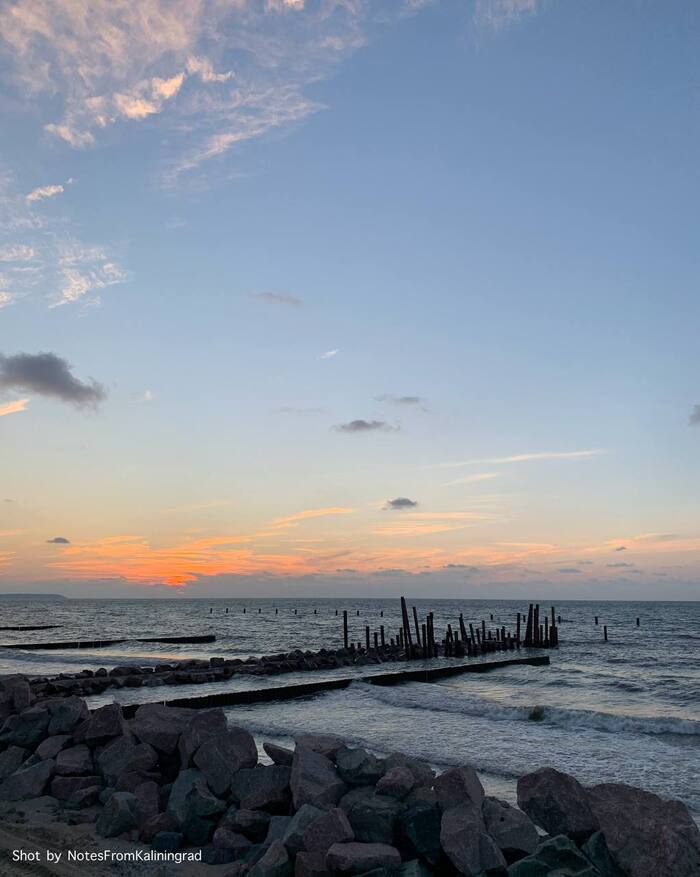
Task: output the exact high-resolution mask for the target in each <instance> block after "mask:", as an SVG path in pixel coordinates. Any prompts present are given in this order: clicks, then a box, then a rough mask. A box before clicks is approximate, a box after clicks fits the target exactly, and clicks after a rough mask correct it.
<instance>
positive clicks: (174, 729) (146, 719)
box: [131, 703, 194, 754]
mask: <svg viewBox="0 0 700 877" xmlns="http://www.w3.org/2000/svg"><path fill="white" fill-rule="evenodd" d="M193 717H194V711H193V710H190V709H181V708H179V707H177V708H176V707H168V706H163V705H162V704H158V703H147V704H144V705H143V706H140V707H139V708H138V709H137V710H136V714H135V715H134V720H133V722H132V725H131V729H132V731H133V732H134V734H135V735H136V736H137V737H138V739H139V740H140V741H141V742H142V743H150V745H151V746H153V748H154V749H157V750H158V751H159V752H164V753H167V754H170V753H172V752H175V751H176V750H177V748H178V743H179V742H180V735H181V734H182V733H183V732H184V731H185V730H186V728H187V726H188V725H189V723H190V722H191V720H192V719H193Z"/></svg>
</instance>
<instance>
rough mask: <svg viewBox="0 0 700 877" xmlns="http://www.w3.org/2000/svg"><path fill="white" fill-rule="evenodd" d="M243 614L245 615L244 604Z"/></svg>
mask: <svg viewBox="0 0 700 877" xmlns="http://www.w3.org/2000/svg"><path fill="white" fill-rule="evenodd" d="M243 614H244V615H245V606H244V607H243Z"/></svg>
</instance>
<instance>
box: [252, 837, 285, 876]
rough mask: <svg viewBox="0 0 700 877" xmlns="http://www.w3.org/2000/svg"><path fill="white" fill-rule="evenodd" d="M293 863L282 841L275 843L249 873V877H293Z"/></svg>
mask: <svg viewBox="0 0 700 877" xmlns="http://www.w3.org/2000/svg"><path fill="white" fill-rule="evenodd" d="M291 875H292V862H291V859H290V858H289V854H288V853H287V850H286V849H285V846H284V844H283V843H282V842H281V841H278V840H276V841H273V842H272V843H271V844H270V846H269V847H268V849H267V852H266V853H265V854H264V855H263V857H262V858H261V859H259V860H258V861H257V862H256V863H255V865H253V867H252V868H251V869H250V871H249V872H248V877H291Z"/></svg>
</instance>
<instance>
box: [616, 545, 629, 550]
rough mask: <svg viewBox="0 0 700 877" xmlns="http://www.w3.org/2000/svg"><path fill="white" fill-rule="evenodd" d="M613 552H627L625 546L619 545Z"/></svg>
mask: <svg viewBox="0 0 700 877" xmlns="http://www.w3.org/2000/svg"><path fill="white" fill-rule="evenodd" d="M615 551H627V546H625V545H619V546H618V547H617V548H616V549H615Z"/></svg>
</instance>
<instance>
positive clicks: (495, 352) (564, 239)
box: [0, 0, 700, 599]
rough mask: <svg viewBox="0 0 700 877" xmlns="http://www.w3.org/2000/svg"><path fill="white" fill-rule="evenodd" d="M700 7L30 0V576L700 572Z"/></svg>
mask: <svg viewBox="0 0 700 877" xmlns="http://www.w3.org/2000/svg"><path fill="white" fill-rule="evenodd" d="M699 39H700V5H698V4H696V3H689V2H687V0H686V2H676V0H621V2H618V3H610V2H609V0H591V2H586V3H575V2H566V0H460V2H451V0H446V2H438V0H434V2H431V0H396V2H391V3H390V2H373V0H310V2H306V0H266V2H265V0H262V2H248V0H138V2H136V0H89V2H88V0H12V2H9V0H0V592H1V591H42V592H43V591H56V592H60V593H64V594H67V595H72V596H127V595H133V596H153V595H162V594H165V595H169V596H174V595H177V594H184V595H186V596H199V595H201V596H227V595H231V596H238V595H248V594H250V595H260V596H266V595H285V594H301V595H305V594H308V595H317V594H318V595H323V594H327V595H338V594H344V593H349V594H357V595H371V596H384V595H391V594H395V593H398V592H404V593H408V594H416V595H425V596H431V595H433V596H464V597H469V596H479V597H482V596H493V597H508V596H517V597H523V598H528V597H533V598H534V597H537V596H539V595H543V596H548V595H552V596H557V597H558V598H559V599H562V598H586V597H589V596H595V597H608V598H611V599H615V598H620V599H626V598H629V599H645V598H650V599H697V598H698V597H700V584H699V583H700V510H699V504H698V496H700V465H699V463H700V344H699V343H698V327H699V326H700V290H699V288H698V278H699V276H700V275H699V271H698V269H699V267H700V246H699V245H698V244H699V241H698V204H699V203H700V185H699V178H698V154H699V152H698V147H699V145H700V144H699V139H700V138H699V137H698V134H699V133H700V64H699V62H698V58H699V53H698V45H699Z"/></svg>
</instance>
